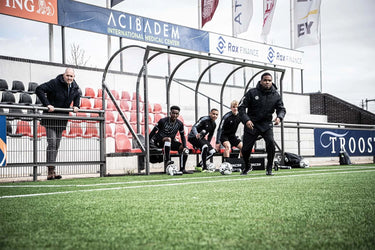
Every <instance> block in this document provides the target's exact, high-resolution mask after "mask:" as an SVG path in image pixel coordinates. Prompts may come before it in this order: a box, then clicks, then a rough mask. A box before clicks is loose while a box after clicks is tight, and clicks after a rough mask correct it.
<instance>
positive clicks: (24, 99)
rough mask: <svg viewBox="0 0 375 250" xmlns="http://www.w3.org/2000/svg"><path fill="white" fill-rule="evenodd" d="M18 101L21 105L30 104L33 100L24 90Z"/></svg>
mask: <svg viewBox="0 0 375 250" xmlns="http://www.w3.org/2000/svg"><path fill="white" fill-rule="evenodd" d="M18 103H19V104H23V105H31V104H32V103H33V100H32V99H31V96H30V94H29V93H26V92H25V93H22V94H21V95H20V99H19V100H18Z"/></svg>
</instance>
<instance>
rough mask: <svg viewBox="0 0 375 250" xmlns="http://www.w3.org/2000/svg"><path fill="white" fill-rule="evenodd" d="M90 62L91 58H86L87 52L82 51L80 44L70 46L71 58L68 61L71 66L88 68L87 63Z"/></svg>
mask: <svg viewBox="0 0 375 250" xmlns="http://www.w3.org/2000/svg"><path fill="white" fill-rule="evenodd" d="M89 60H90V57H88V58H87V57H86V55H85V50H84V49H82V48H81V47H80V46H79V44H75V43H73V44H71V45H70V58H69V59H68V63H69V64H73V65H75V66H86V64H87V62H88V61H89Z"/></svg>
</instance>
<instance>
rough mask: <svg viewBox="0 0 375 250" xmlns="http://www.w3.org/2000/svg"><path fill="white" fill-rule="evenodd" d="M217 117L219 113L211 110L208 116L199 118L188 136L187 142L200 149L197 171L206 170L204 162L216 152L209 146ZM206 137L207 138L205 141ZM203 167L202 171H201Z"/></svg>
mask: <svg viewBox="0 0 375 250" xmlns="http://www.w3.org/2000/svg"><path fill="white" fill-rule="evenodd" d="M218 115H219V111H218V110H217V109H215V108H213V109H211V112H210V115H209V116H203V117H201V118H199V120H198V121H197V122H196V123H195V124H194V125H193V127H192V128H191V131H190V133H189V135H188V141H189V142H190V143H191V145H193V146H194V147H195V148H198V149H200V150H201V151H202V152H201V157H202V160H201V162H199V164H198V166H197V167H196V169H197V170H198V171H199V170H207V164H206V161H208V160H209V159H211V158H212V157H213V156H214V154H215V152H216V150H215V149H214V148H213V147H212V146H211V143H210V142H211V139H212V136H213V135H214V131H215V128H216V123H215V121H216V119H217V117H218ZM206 136H208V138H207V140H206ZM202 166H203V169H202Z"/></svg>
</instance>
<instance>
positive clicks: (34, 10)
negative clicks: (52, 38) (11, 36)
mask: <svg viewBox="0 0 375 250" xmlns="http://www.w3.org/2000/svg"><path fill="white" fill-rule="evenodd" d="M0 13H2V14H6V15H12V16H16V17H22V18H26V19H31V20H36V21H41V22H46V23H52V24H57V23H58V22H57V0H2V1H0Z"/></svg>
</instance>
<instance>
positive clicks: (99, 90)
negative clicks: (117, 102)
mask: <svg viewBox="0 0 375 250" xmlns="http://www.w3.org/2000/svg"><path fill="white" fill-rule="evenodd" d="M102 91H103V90H102V89H98V96H97V97H98V98H102V95H103V94H102ZM105 99H108V94H107V93H105Z"/></svg>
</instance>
